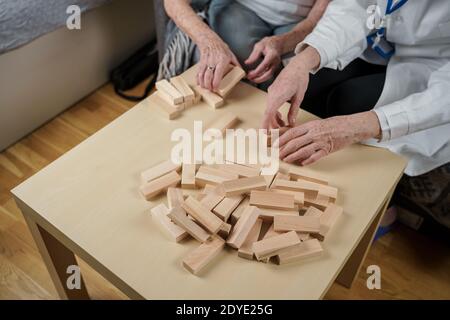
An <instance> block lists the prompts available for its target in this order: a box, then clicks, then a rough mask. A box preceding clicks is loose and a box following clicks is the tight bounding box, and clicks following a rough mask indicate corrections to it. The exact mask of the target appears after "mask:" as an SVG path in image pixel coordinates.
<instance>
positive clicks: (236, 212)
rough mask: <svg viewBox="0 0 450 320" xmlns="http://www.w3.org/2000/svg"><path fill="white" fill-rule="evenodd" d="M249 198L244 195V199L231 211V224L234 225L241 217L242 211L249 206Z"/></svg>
mask: <svg viewBox="0 0 450 320" xmlns="http://www.w3.org/2000/svg"><path fill="white" fill-rule="evenodd" d="M249 202H250V198H249V197H244V200H242V202H241V203H240V204H239V205H238V207H237V208H236V209H235V210H234V211H233V213H232V214H231V217H230V223H231V224H232V225H235V224H236V222H237V221H238V220H239V218H240V217H241V215H242V213H243V212H244V210H245V208H247V207H248V206H249Z"/></svg>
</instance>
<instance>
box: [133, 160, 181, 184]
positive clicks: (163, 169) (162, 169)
mask: <svg viewBox="0 0 450 320" xmlns="http://www.w3.org/2000/svg"><path fill="white" fill-rule="evenodd" d="M180 169H181V164H175V163H173V162H172V160H170V159H169V160H166V161H164V162H161V163H160V164H157V165H156V166H154V167H151V168H150V169H147V170H145V171H143V172H142V173H141V181H142V183H147V182H150V181H152V180H154V179H156V178H159V177H161V176H163V175H165V174H168V173H170V172H172V171H179V170H180Z"/></svg>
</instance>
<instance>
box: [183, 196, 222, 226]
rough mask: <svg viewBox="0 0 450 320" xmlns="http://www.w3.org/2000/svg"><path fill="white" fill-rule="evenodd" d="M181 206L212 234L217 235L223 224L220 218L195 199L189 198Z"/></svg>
mask: <svg viewBox="0 0 450 320" xmlns="http://www.w3.org/2000/svg"><path fill="white" fill-rule="evenodd" d="M181 206H182V208H183V209H184V210H186V212H187V213H188V214H189V215H190V216H191V217H192V218H194V219H195V221H197V222H198V223H199V224H200V225H201V226H203V227H204V228H205V229H206V230H208V231H210V232H211V233H217V232H218V231H219V229H220V227H221V226H222V224H223V221H222V220H220V218H218V217H217V216H216V215H215V214H214V213H212V212H211V211H210V210H208V208H206V207H205V206H203V205H202V204H201V203H200V202H199V201H197V200H196V199H194V198H193V197H188V198H187V199H186V200H185V201H184V203H183V204H182V205H181Z"/></svg>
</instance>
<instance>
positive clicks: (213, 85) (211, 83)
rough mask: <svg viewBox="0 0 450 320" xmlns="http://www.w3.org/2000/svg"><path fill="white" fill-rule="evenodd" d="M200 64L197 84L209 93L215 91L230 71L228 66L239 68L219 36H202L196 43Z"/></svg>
mask: <svg viewBox="0 0 450 320" xmlns="http://www.w3.org/2000/svg"><path fill="white" fill-rule="evenodd" d="M197 45H198V47H199V50H200V62H199V68H198V72H197V84H198V85H199V86H201V87H202V88H205V89H208V90H210V91H215V92H216V91H217V89H218V88H219V84H220V81H222V79H223V77H224V76H225V74H226V73H227V72H228V71H229V69H230V64H232V65H235V66H240V64H239V62H238V60H237V58H236V56H235V55H234V53H233V52H231V50H230V48H229V47H228V45H227V44H226V43H225V42H223V41H222V39H220V37H219V36H216V35H213V36H204V37H203V38H202V40H201V41H199V42H198V44H197Z"/></svg>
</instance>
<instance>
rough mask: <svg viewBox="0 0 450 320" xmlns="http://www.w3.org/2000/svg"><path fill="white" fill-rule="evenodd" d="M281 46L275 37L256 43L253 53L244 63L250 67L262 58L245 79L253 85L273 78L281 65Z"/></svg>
mask: <svg viewBox="0 0 450 320" xmlns="http://www.w3.org/2000/svg"><path fill="white" fill-rule="evenodd" d="M281 55H282V44H281V42H280V40H279V38H278V37H277V36H272V37H266V38H263V39H262V40H261V41H259V42H258V43H256V44H255V45H254V47H253V51H252V53H251V54H250V56H249V57H248V59H247V60H246V61H245V64H247V65H252V64H254V63H255V62H257V61H258V60H259V59H260V58H261V57H264V58H263V60H262V61H261V63H259V65H258V66H257V67H256V68H255V69H253V70H251V71H249V73H248V75H247V78H248V79H249V80H250V81H253V82H255V83H262V82H265V81H267V80H269V79H270V78H272V77H273V75H274V73H275V71H276V70H277V68H278V67H279V65H280V63H281Z"/></svg>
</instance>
